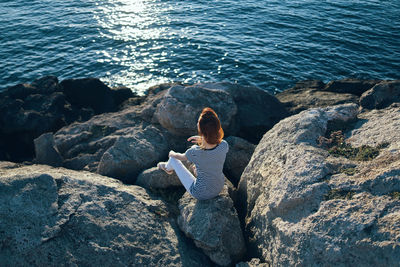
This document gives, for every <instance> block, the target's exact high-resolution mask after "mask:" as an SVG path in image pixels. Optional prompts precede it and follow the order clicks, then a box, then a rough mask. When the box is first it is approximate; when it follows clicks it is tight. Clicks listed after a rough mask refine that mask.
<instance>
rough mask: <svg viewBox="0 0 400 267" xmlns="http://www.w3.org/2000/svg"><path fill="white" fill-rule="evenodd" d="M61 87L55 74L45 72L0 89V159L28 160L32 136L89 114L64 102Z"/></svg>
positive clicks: (30, 152) (31, 153)
mask: <svg viewBox="0 0 400 267" xmlns="http://www.w3.org/2000/svg"><path fill="white" fill-rule="evenodd" d="M61 89H62V88H61V87H60V85H59V84H58V79H57V77H54V76H46V77H42V78H40V79H37V80H35V81H34V82H32V84H30V85H28V84H19V85H16V86H12V87H9V88H7V89H6V90H5V91H4V92H2V93H0V149H1V150H4V151H5V152H4V153H0V160H1V159H7V160H13V161H17V162H21V161H25V160H28V161H29V160H32V158H33V157H34V143H33V140H34V139H35V138H37V137H39V136H40V135H41V134H43V133H46V132H55V131H57V130H58V129H60V128H61V127H63V126H65V125H66V124H69V123H71V122H73V121H76V120H87V119H88V118H90V117H91V116H93V111H91V110H88V109H81V108H78V107H76V106H73V105H71V104H70V103H68V101H67V100H66V99H65V95H64V94H63V92H62V90H61Z"/></svg>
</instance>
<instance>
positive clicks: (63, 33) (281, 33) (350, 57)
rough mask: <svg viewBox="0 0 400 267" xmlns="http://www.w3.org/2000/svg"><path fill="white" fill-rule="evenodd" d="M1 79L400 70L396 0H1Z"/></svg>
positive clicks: (238, 77) (285, 81) (134, 80)
mask: <svg viewBox="0 0 400 267" xmlns="http://www.w3.org/2000/svg"><path fill="white" fill-rule="evenodd" d="M0 11H1V12H0V88H4V87H7V86H11V85H14V84H16V83H20V82H31V81H33V79H35V78H37V77H40V76H42V75H56V76H58V77H59V78H60V79H65V78H79V77H89V76H93V77H99V78H101V79H102V80H103V81H104V82H105V83H107V84H108V85H110V86H118V85H125V86H128V87H130V88H132V90H134V91H137V92H143V90H145V89H146V88H147V87H149V86H151V85H155V84H159V83H162V82H167V81H182V82H186V83H195V82H203V81H207V82H213V81H229V82H237V83H240V84H247V85H249V84H250V85H256V86H259V87H260V88H263V89H265V90H268V91H270V92H275V91H280V90H284V89H286V88H288V87H290V86H291V85H293V84H294V83H295V82H296V81H298V80H305V79H321V80H324V81H329V80H334V79H341V78H345V77H356V78H366V79H368V78H374V79H400V1H399V0H387V1H378V0H376V1H375V0H365V1H352V0H334V1H333V0H332V1H320V0H287V1H284V0H279V1H275V0H272V1H270V0H268V1H267V0H256V1H253V0H250V1H231V0H220V1H217V0H215V1H209V0H207V1H205V0H185V1H178V0H174V1H166V0H147V1H145V0H97V1H95V0H85V1H81V0H12V1H11V0H1V2H0Z"/></svg>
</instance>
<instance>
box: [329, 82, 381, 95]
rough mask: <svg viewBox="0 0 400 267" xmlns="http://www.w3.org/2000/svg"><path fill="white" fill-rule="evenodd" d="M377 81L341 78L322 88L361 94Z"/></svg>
mask: <svg viewBox="0 0 400 267" xmlns="http://www.w3.org/2000/svg"><path fill="white" fill-rule="evenodd" d="M378 82H379V81H378V80H358V79H343V80H338V81H331V82H329V83H328V84H327V85H326V86H325V87H324V89H323V90H325V91H329V92H335V93H342V94H343V93H345V94H353V95H357V96H361V95H362V94H363V93H364V92H365V91H367V90H369V89H371V88H372V87H373V86H374V85H375V84H377V83H378Z"/></svg>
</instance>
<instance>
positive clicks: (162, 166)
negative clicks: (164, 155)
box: [157, 162, 174, 174]
mask: <svg viewBox="0 0 400 267" xmlns="http://www.w3.org/2000/svg"><path fill="white" fill-rule="evenodd" d="M157 167H158V168H159V169H160V170H163V171H165V172H166V173H168V174H172V173H173V172H174V171H173V170H168V169H167V163H166V162H159V163H158V164H157Z"/></svg>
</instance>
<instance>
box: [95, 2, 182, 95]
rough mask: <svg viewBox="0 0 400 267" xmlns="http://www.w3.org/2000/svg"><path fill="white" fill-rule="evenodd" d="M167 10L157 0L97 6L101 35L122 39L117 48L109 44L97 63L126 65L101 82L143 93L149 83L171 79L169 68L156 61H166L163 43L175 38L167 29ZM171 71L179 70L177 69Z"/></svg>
mask: <svg viewBox="0 0 400 267" xmlns="http://www.w3.org/2000/svg"><path fill="white" fill-rule="evenodd" d="M168 9H169V7H168V6H166V5H162V4H160V3H157V2H156V1H145V0H135V1H131V0H118V1H109V2H108V4H107V5H102V6H101V7H100V8H99V13H98V14H96V15H95V19H96V20H97V21H98V22H99V25H100V29H101V32H100V35H101V36H102V37H103V38H107V39H110V40H114V41H121V42H120V45H119V46H118V49H115V48H114V47H109V48H107V50H105V51H102V52H103V55H104V58H103V59H99V62H100V63H103V62H109V63H113V62H115V63H117V64H119V65H121V66H124V67H125V69H124V70H122V71H118V72H116V73H109V75H107V76H106V77H103V78H102V80H103V81H104V82H106V83H110V84H124V85H125V86H128V87H130V86H131V87H134V88H135V91H137V92H138V93H143V92H144V91H145V90H146V89H147V88H149V87H150V86H153V85H156V84H160V83H165V82H169V81H170V79H168V78H166V77H167V76H166V75H165V74H166V72H169V71H171V69H170V68H164V67H161V68H158V67H159V63H163V62H167V61H168V58H167V55H168V52H167V51H165V46H164V42H165V41H168V40H171V39H173V38H175V37H176V33H175V32H174V31H171V30H168V16H167V15H166V13H167V11H168ZM160 25H162V27H160ZM121 46H123V47H121ZM172 71H173V72H174V73H176V74H178V73H179V70H178V69H174V70H172ZM160 73H161V74H164V75H165V76H163V75H160Z"/></svg>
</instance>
